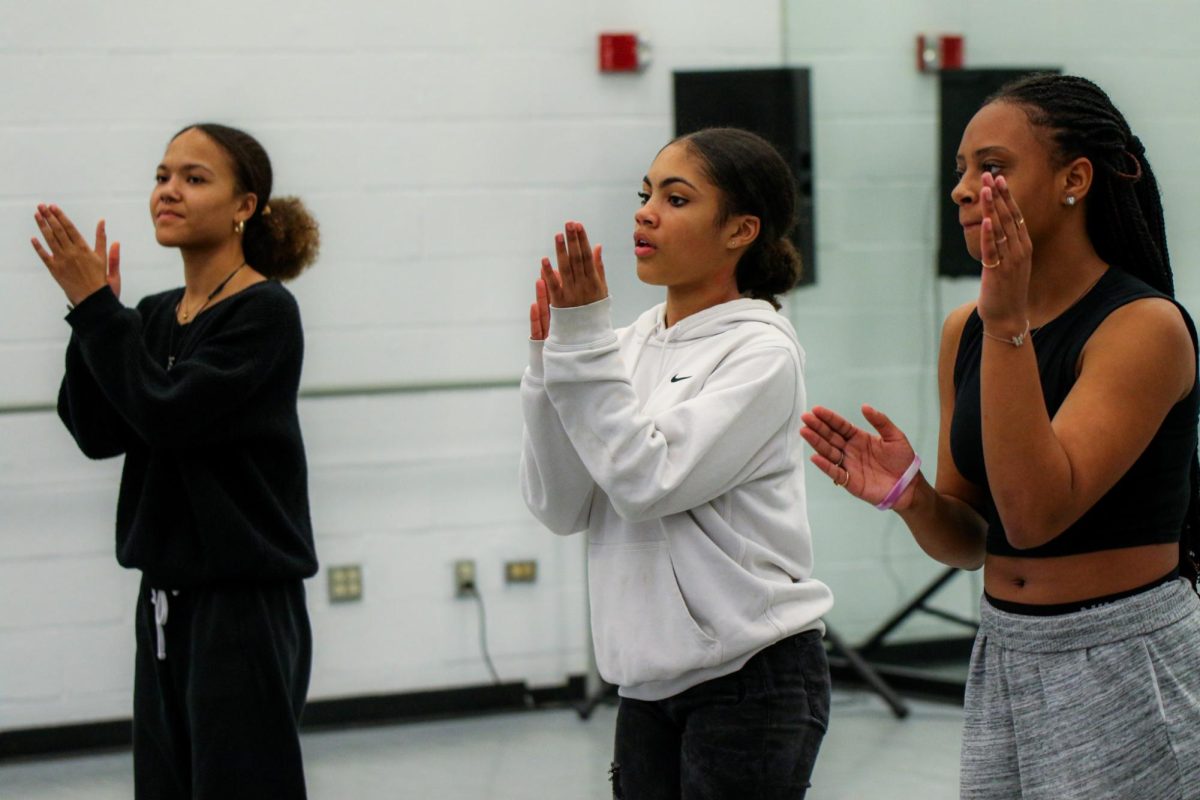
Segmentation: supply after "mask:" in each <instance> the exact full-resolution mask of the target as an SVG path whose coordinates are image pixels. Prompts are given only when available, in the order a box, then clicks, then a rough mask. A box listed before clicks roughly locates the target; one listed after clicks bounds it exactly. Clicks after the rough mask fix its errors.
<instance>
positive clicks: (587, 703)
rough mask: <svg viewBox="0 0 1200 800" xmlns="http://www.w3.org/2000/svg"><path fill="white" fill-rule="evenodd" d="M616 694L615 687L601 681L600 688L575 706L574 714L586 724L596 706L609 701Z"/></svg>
mask: <svg viewBox="0 0 1200 800" xmlns="http://www.w3.org/2000/svg"><path fill="white" fill-rule="evenodd" d="M616 693H617V687H616V686H613V685H612V684H611V683H604V682H603V681H601V682H600V688H598V689H597V690H596V691H594V692H592V693H591V694H590V695H588V696H587V697H585V698H583V702H581V703H579V704H578V705H577V706H575V713H577V714H578V715H579V718H580V719H581V720H584V721H585V722H586V721H587V720H588V719H589V718H590V717H591V716H592V712H593V711H595V710H596V706H598V705H600V704H601V703H604V702H607V701H609V700H611V699H612V698H613V697H615V696H616Z"/></svg>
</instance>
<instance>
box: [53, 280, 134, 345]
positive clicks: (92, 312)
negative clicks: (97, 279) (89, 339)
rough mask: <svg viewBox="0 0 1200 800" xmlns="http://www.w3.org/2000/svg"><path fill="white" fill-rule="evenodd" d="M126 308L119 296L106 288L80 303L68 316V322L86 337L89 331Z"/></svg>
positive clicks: (93, 293)
mask: <svg viewBox="0 0 1200 800" xmlns="http://www.w3.org/2000/svg"><path fill="white" fill-rule="evenodd" d="M124 307H125V306H123V305H121V301H120V300H118V299H117V296H116V295H115V294H113V293H112V289H110V288H109V287H107V286H105V287H104V288H103V289H97V290H96V291H94V292H92V293H91V294H89V295H88V296H87V297H85V298H83V300H81V301H79V305H77V306H75V307H74V308H72V309H71V311H70V313H68V314H67V317H66V320H67V323H68V324H69V325H70V326H71V329H72V330H74V331H75V332H76V333H78V334H80V335H86V334H87V333H88V332H89V331H92V330H95V329H96V328H97V327H99V326H101V325H103V324H104V322H105V321H106V320H108V319H109V318H111V317H112V316H113V315H114V314H116V313H117V312H119V311H120V310H121V309H123V308H124Z"/></svg>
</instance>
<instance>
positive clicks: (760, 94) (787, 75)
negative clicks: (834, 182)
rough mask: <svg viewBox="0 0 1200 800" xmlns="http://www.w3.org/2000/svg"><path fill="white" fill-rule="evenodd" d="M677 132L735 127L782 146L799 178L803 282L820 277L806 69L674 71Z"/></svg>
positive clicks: (797, 239) (797, 232)
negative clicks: (814, 219)
mask: <svg viewBox="0 0 1200 800" xmlns="http://www.w3.org/2000/svg"><path fill="white" fill-rule="evenodd" d="M674 77H675V135H676V136H681V135H683V134H685V133H692V132H693V131H698V130H700V129H701V128H713V127H734V128H744V129H745V130H748V131H752V132H754V133H757V134H758V135H759V136H761V137H763V138H764V139H766V140H767V141H768V142H770V143H771V144H773V145H775V147H776V148H778V150H779V152H780V154H781V155H782V156H783V158H784V160H785V161H787V163H788V166H790V167H791V169H792V174H793V175H794V177H795V180H796V194H797V203H796V227H795V229H794V230H793V232H792V237H791V238H792V242H793V243H794V244H795V245H796V249H797V251H799V253H800V259H801V261H802V262H803V270H802V274H801V277H800V284H799V285H801V286H803V285H806V284H811V283H813V282H815V281H816V276H817V272H816V267H817V265H816V247H815V241H814V238H813V236H814V231H815V228H814V226H813V157H812V113H811V107H810V93H809V71H808V70H807V69H803V68H782V69H740V70H717V71H706V72H676V73H675V75H674Z"/></svg>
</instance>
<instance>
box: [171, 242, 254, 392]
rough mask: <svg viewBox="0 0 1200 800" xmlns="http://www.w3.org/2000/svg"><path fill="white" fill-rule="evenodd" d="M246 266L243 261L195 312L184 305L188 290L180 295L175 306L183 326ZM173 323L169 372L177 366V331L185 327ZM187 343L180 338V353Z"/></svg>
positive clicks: (184, 336)
mask: <svg viewBox="0 0 1200 800" xmlns="http://www.w3.org/2000/svg"><path fill="white" fill-rule="evenodd" d="M244 266H246V262H245V261H243V262H242V263H241V264H238V265H237V268H236V269H234V271H233V272H231V273H229V274H228V275H226V276H225V280H223V281H221V282H220V283H218V284H217V288H215V289H213V290H212V291H211V292H209V293H208V297H206V298H204V302H203V303H201V304H200V307H199V308H197V309H196V310H195V311H194V312H190V313H189V312H188V310H187V307H186V306H184V304H183V298H184V296H185V295H187V289H184V291H183V295H180V297H179V302H178V303H176V304H175V314H176V315H177V316H178V317H179V318H181V319H182V320H183V324H187V323H188V320H190V319H191V318H192V317H194V316H198V315H199V314H200V312H201V311H203V310H204V309H206V308H208V304H209V303H211V302H212V301H213V298H215V297H216V296H217V295H219V294H220V293H221V292H222V290H224V288H225V287H226V286H228V285H229V282H230V281H231V280H233V276H234V275H237V274H238V272H240V271H241V269H242V267H244ZM172 321H173V322H175V324H174V325H172V326H171V335H170V336H169V337H168V339H167V369H168V370H170V369H171V367H173V366H175V359H176V357H177V356H176V353H175V329H176V328H180V327H182V326H183V325H182V324H181V323H180V322H178V321H175V320H172ZM185 342H187V336H186V335H183V336H180V337H179V349H180V351H182V350H183V345H184V343H185Z"/></svg>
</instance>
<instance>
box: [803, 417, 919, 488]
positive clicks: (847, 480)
mask: <svg viewBox="0 0 1200 800" xmlns="http://www.w3.org/2000/svg"><path fill="white" fill-rule="evenodd" d="M862 412H863V417H865V418H866V420H867V422H869V423H870V424H871V426H872V427H873V428H875V430H876V431H877V432H878V435H872V434H870V433H867V431H865V430H863V429H862V428H859V427H858V426H856V425H854V424H852V423H851V422H850V421H849V420H847V419H846V418H845V417H843V416H842V415H840V414H838V413H837V412H836V411H833V410H831V409H828V408H823V407H821V406H816V407H814V408H813V410H812V411H807V412H805V413H804V414H801V419H802V420H803V421H804V427H803V428H801V430H800V435H801V436H802V437H803V438H804V440H805V441H806V442H808V444H809V446H810V447H812V449H813V456H812V459H811V460H812V462H813V464H815V465H816V466H817V468H818V469H820V470H821V471H822V472H824V473H825V474H826V475H828V476H829V478H830V479H831V480H832V481H833V482H834V483H835V484H836V485H838V486H841V487H843V488H845V489H846V491H848V492H850V494H852V495H854V496H855V497H857V498H859V499H861V500H865V501H867V502H869V503H871V504H872V505H875V504H878V503H880V502H882V501H883V499H884V498H885V497H887V495H888V493H889V492H890V491H891V490H892V487H893V486H895V485H896V481H897V480H899V478H900V477H901V475H903V474H904V471H905V470H906V469H908V466H909V465H910V464H911V463H912V461H913V458H914V457H915V455H916V454H915V453H914V451H913V448H912V445H910V444H909V443H908V437H906V436H905V435H904V433H903V432H902V431H901V430H900V429H899V428H897V427H896V426H895V425H894V424H893V423H892V421H891V420H890V419H888V418H887V416H886V415H885V414H883V413H882V412H879V411H876V410H875V409H873V408H871V407H870V406H863V408H862Z"/></svg>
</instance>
